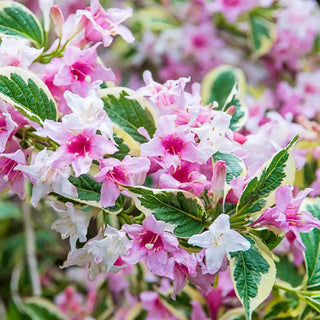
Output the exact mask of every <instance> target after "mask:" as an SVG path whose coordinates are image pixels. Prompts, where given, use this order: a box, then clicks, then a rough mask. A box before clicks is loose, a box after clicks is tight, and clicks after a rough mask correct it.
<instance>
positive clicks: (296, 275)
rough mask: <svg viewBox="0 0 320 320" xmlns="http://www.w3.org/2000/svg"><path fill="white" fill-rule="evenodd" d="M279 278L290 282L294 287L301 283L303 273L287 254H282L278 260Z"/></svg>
mask: <svg viewBox="0 0 320 320" xmlns="http://www.w3.org/2000/svg"><path fill="white" fill-rule="evenodd" d="M276 267H277V278H278V279H281V280H282V281H285V282H288V283H290V284H291V286H292V287H297V286H299V285H301V282H302V279H303V276H304V275H303V274H302V273H301V271H300V272H299V269H298V268H297V267H296V266H295V265H294V264H293V263H292V261H290V260H289V259H288V257H287V256H280V257H279V261H277V262H276Z"/></svg>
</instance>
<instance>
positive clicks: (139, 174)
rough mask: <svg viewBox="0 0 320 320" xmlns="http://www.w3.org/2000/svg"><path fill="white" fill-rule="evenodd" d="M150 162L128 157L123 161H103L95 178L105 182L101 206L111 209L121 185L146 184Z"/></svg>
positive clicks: (145, 159) (111, 159) (110, 159)
mask: <svg viewBox="0 0 320 320" xmlns="http://www.w3.org/2000/svg"><path fill="white" fill-rule="evenodd" d="M149 167H150V161H149V160H148V159H147V158H132V157H131V156H129V155H127V156H126V157H125V158H124V159H123V160H122V161H120V160H118V159H113V158H109V159H102V160H101V161H100V169H99V173H98V174H96V175H95V176H94V178H95V179H96V180H97V181H98V182H103V184H102V188H101V205H102V206H103V207H111V206H114V205H115V202H116V200H117V198H118V196H119V195H120V187H119V183H121V184H126V185H141V184H143V183H144V180H145V178H146V174H147V171H148V170H149Z"/></svg>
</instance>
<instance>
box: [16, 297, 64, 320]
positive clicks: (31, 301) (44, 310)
mask: <svg viewBox="0 0 320 320" xmlns="http://www.w3.org/2000/svg"><path fill="white" fill-rule="evenodd" d="M22 306H23V310H24V311H25V312H26V313H27V314H28V315H29V316H30V317H31V319H32V320H44V319H50V320H67V318H66V316H65V315H64V314H63V313H62V312H61V311H60V310H59V309H58V308H57V307H56V305H54V304H53V303H52V302H51V301H50V300H47V299H45V298H40V297H32V298H27V299H24V300H23V303H22Z"/></svg>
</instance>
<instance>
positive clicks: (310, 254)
mask: <svg viewBox="0 0 320 320" xmlns="http://www.w3.org/2000/svg"><path fill="white" fill-rule="evenodd" d="M302 208H303V209H304V210H307V211H309V212H311V213H312V215H313V216H314V217H315V218H318V219H320V199H317V200H316V199H306V200H305V201H304V202H303V203H302ZM300 235H301V238H302V241H303V243H304V245H305V246H306V251H305V252H304V255H305V262H306V268H307V275H308V280H307V286H308V288H310V289H311V288H313V289H314V287H317V286H320V230H319V229H317V228H314V229H313V230H311V231H309V232H308V233H300Z"/></svg>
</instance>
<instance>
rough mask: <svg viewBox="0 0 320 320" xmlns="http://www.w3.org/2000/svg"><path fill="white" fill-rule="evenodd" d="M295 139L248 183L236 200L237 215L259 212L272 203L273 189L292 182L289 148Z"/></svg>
mask: <svg viewBox="0 0 320 320" xmlns="http://www.w3.org/2000/svg"><path fill="white" fill-rule="evenodd" d="M297 139H298V137H295V138H294V139H293V140H292V141H291V142H290V143H289V145H288V146H287V147H286V148H285V149H283V150H281V151H279V152H278V153H277V154H276V155H275V156H274V157H273V158H272V159H271V160H269V161H268V162H267V163H266V164H265V165H264V166H263V169H262V171H261V175H260V176H258V177H255V178H254V179H252V180H251V181H250V182H249V183H248V185H247V187H246V188H245V189H244V191H243V193H242V195H241V197H240V199H239V201H238V204H237V208H236V211H237V215H240V214H241V216H243V215H247V214H250V215H252V214H256V213H259V212H260V211H261V210H262V209H263V208H265V207H267V206H270V205H273V204H274V201H275V200H274V194H275V190H276V189H277V188H278V187H279V186H281V185H285V184H289V183H293V180H294V173H295V164H294V160H293V156H292V152H289V150H290V149H292V147H293V145H294V143H295V142H296V140H297ZM232 218H233V217H231V218H230V220H231V221H232Z"/></svg>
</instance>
